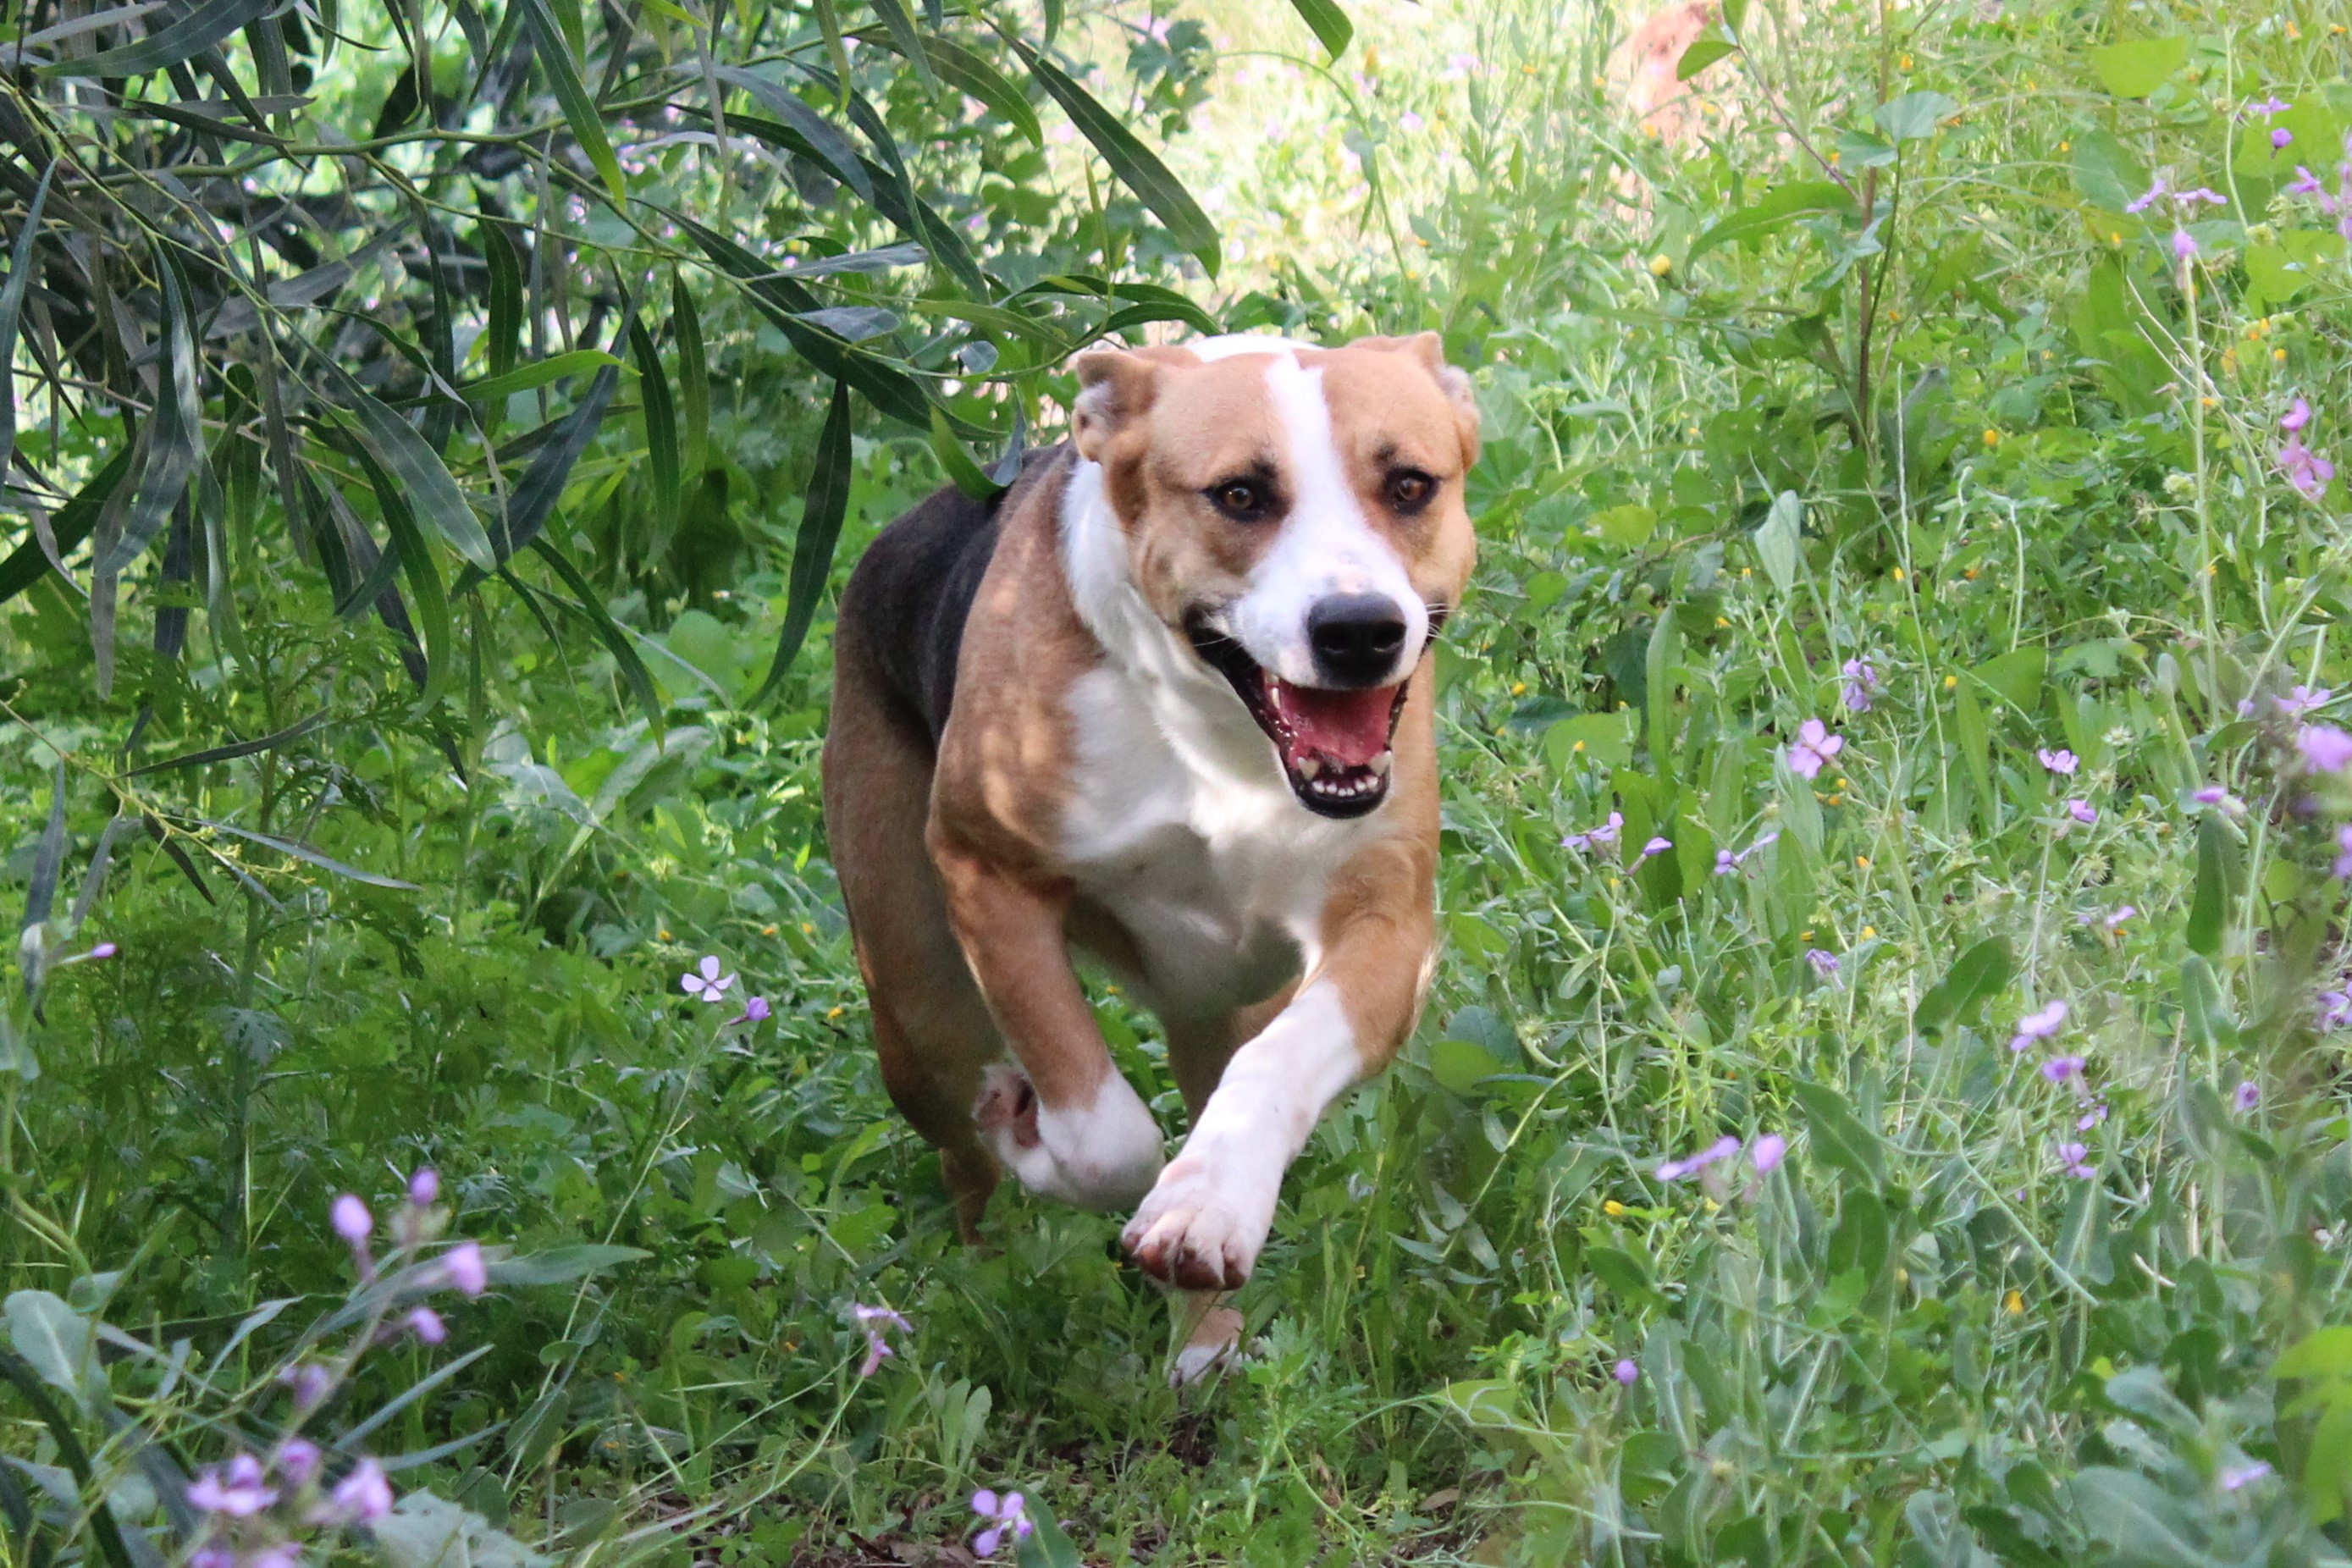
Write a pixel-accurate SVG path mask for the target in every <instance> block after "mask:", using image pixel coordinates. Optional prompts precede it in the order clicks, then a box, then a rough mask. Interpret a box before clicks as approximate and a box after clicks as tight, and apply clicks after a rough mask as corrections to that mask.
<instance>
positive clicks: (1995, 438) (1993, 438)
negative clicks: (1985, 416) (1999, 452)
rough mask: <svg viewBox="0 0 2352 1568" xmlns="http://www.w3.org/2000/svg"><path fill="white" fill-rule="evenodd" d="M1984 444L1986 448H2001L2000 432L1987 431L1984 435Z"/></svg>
mask: <svg viewBox="0 0 2352 1568" xmlns="http://www.w3.org/2000/svg"><path fill="white" fill-rule="evenodd" d="M1984 444H1985V445H1986V446H1988V447H1998V446H2000V431H1998V430H1992V429H1988V430H1986V431H1985V433H1984Z"/></svg>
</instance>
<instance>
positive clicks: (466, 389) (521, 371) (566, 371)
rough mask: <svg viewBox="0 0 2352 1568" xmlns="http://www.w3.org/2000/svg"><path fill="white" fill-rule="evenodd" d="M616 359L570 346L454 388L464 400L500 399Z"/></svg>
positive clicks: (615, 361) (613, 362) (596, 367)
mask: <svg viewBox="0 0 2352 1568" xmlns="http://www.w3.org/2000/svg"><path fill="white" fill-rule="evenodd" d="M618 363H621V362H620V361H619V360H617V359H614V357H613V356H612V355H611V354H608V353H605V352H604V350H602V349H573V350H572V352H571V353H560V354H550V355H549V356H548V357H547V358H545V359H543V360H534V361H533V362H532V363H530V364H526V365H519V366H517V367H516V368H514V369H512V370H509V371H508V372H506V373H505V374H503V375H490V376H484V377H483V378H482V379H481V380H479V381H469V382H467V383H466V384H464V385H463V386H460V387H458V388H457V395H458V396H460V397H463V398H464V399H465V400H466V401H467V402H468V403H500V402H503V401H505V400H506V399H507V398H509V397H512V396H513V395H515V394H516V393H518V392H529V391H530V390H531V389H533V388H534V387H541V386H545V385H547V384H549V383H551V382H557V381H562V380H563V379H564V378H565V377H566V376H573V375H585V374H588V373H589V372H591V371H598V370H602V369H604V367H605V366H606V365H608V364H618Z"/></svg>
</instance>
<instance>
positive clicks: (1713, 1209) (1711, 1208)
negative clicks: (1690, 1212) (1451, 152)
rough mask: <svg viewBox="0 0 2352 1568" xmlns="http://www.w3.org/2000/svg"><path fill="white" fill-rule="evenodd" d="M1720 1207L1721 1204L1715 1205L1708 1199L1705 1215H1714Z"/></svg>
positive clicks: (1714, 1202) (1711, 1199) (1715, 1203)
mask: <svg viewBox="0 0 2352 1568" xmlns="http://www.w3.org/2000/svg"><path fill="white" fill-rule="evenodd" d="M1722 1207H1723V1205H1721V1204H1719V1203H1717V1202H1716V1201H1715V1200H1714V1199H1713V1198H1708V1199H1707V1200H1706V1212H1707V1213H1709V1214H1713V1213H1715V1212H1716V1211H1717V1210H1718V1209H1720V1208H1722Z"/></svg>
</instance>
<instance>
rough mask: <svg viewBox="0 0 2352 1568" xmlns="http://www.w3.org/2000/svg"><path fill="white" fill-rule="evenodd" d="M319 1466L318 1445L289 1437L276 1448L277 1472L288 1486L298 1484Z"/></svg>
mask: <svg viewBox="0 0 2352 1568" xmlns="http://www.w3.org/2000/svg"><path fill="white" fill-rule="evenodd" d="M318 1468H319V1445H318V1444H316V1443H309V1442H305V1441H303V1440H302V1439H301V1438H299V1437H289V1438H288V1439H286V1442H285V1443H284V1445H283V1446H281V1447H279V1448H278V1474H279V1475H281V1476H283V1477H285V1478H286V1483H287V1485H289V1486H296V1487H299V1486H300V1485H301V1484H302V1483H303V1482H304V1481H307V1480H309V1479H310V1477H311V1476H312V1475H313V1474H314V1473H315V1472H316V1471H317V1470H318Z"/></svg>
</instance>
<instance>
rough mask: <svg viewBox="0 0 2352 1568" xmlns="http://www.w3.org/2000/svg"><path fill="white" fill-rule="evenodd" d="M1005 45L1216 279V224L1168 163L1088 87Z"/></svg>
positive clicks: (1019, 46) (1016, 43)
mask: <svg viewBox="0 0 2352 1568" xmlns="http://www.w3.org/2000/svg"><path fill="white" fill-rule="evenodd" d="M1006 42H1008V43H1010V44H1011V45H1012V46H1013V52H1014V53H1015V54H1017V55H1019V56H1020V57H1021V58H1022V61H1023V63H1024V64H1025V65H1027V66H1028V68H1029V73H1030V74H1031V75H1032V76H1034V77H1035V78H1036V79H1037V84H1038V85H1039V86H1040V87H1043V88H1044V89H1045V90H1046V91H1047V92H1048V93H1050V94H1052V95H1053V99H1054V101H1055V102H1056V103H1058V104H1060V105H1061V106H1062V111H1063V112H1064V113H1066V114H1067V115H1068V116H1069V117H1070V123H1072V124H1073V125H1076V127H1077V128H1078V132H1079V134H1081V135H1083V136H1084V137H1086V139H1087V141H1089V142H1093V143H1094V144H1095V148H1096V150H1097V152H1099V153H1102V155H1103V157H1104V159H1105V160H1106V161H1107V162H1108V163H1109V164H1110V167H1111V173H1113V174H1117V175H1118V177H1119V180H1120V181H1121V183H1123V184H1125V185H1126V186H1127V188H1128V189H1129V190H1131V191H1133V192H1134V193H1135V194H1136V195H1138V196H1139V197H1140V198H1142V201H1143V205H1145V206H1147V207H1150V209H1151V211H1152V212H1153V214H1155V215H1156V216H1158V217H1159V219H1160V222H1161V223H1164V224H1166V225H1167V226H1168V232H1169V233H1170V234H1171V236H1173V237H1175V240H1176V243H1177V244H1179V245H1181V246H1182V247H1184V248H1185V249H1187V250H1189V251H1191V252H1192V254H1193V255H1194V256H1197V257H1199V258H1200V259H1201V265H1202V267H1204V268H1207V269H1208V273H1209V276H1210V277H1212V278H1213V277H1215V276H1216V275H1217V264H1218V254H1217V226H1216V225H1215V224H1213V223H1212V222H1210V221H1209V215H1208V214H1206V213H1204V212H1202V210H1201V204H1200V203H1198V202H1196V201H1194V200H1193V199H1192V193H1191V192H1190V191H1187V190H1186V189H1185V188H1184V186H1183V183H1182V182H1181V181H1180V180H1178V179H1177V178H1176V176H1175V175H1174V174H1171V173H1170V172H1169V170H1168V165H1167V164H1165V163H1161V162H1160V157H1159V154H1157V153H1153V152H1152V151H1151V149H1150V148H1149V147H1146V146H1145V145H1144V144H1143V143H1142V142H1139V141H1137V140H1136V137H1135V133H1134V132H1131V131H1129V130H1128V128H1127V127H1126V126H1125V125H1122V124H1121V123H1119V121H1118V116H1117V115H1114V114H1113V113H1111V112H1110V110H1107V109H1105V108H1104V107H1103V106H1102V105H1101V104H1099V103H1097V102H1096V101H1095V100H1094V99H1093V97H1092V96H1090V95H1089V94H1088V93H1087V89H1085V88H1082V87H1080V86H1079V85H1078V84H1077V83H1076V82H1075V81H1073V80H1071V79H1070V78H1069V77H1068V76H1067V75H1066V73H1065V72H1064V71H1063V70H1062V69H1061V68H1060V67H1058V66H1056V65H1055V64H1054V63H1053V62H1052V61H1051V60H1048V59H1046V58H1045V57H1044V56H1042V55H1040V54H1038V53H1037V51H1036V50H1034V49H1033V48H1031V47H1029V46H1028V45H1026V44H1024V43H1023V42H1022V41H1021V40H1020V39H1018V38H1008V39H1007V40H1006Z"/></svg>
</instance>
